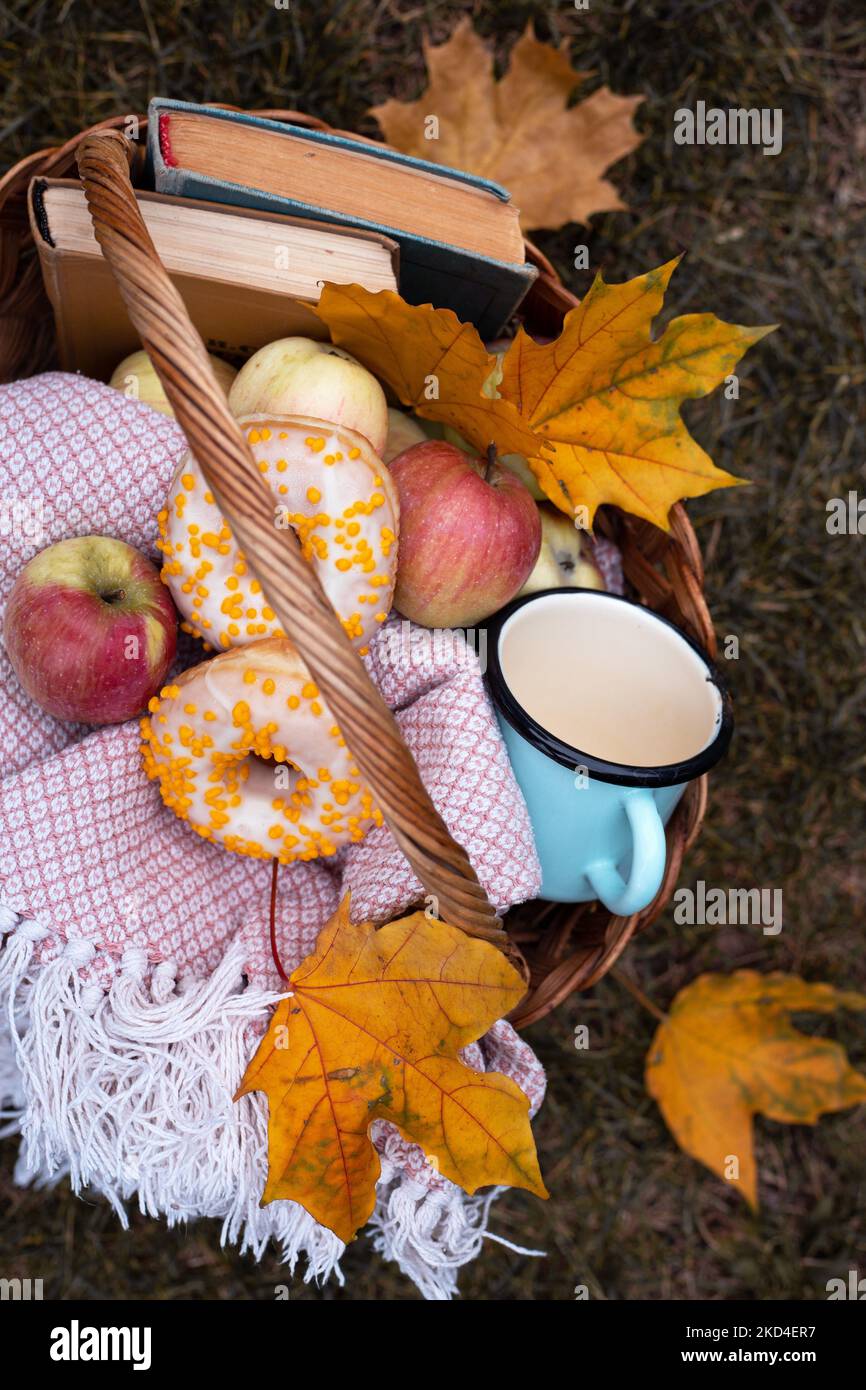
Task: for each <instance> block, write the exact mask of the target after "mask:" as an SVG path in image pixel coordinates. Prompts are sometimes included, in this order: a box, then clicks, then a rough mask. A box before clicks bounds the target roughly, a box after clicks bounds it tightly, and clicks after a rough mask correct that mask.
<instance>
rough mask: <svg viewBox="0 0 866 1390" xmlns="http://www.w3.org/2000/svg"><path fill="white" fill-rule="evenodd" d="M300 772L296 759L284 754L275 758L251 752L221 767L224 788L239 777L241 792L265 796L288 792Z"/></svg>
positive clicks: (270, 798)
mask: <svg viewBox="0 0 866 1390" xmlns="http://www.w3.org/2000/svg"><path fill="white" fill-rule="evenodd" d="M303 775H304V774H303V772H302V770H301V769H300V768H299V767H298V765H297V763H293V762H291V761H290V759H288V758H286V759H283V760H282V761H277V759H276V758H269V757H263V756H262V754H260V753H252V752H251V753H247V754H246V755H245V756H244V757H243V758H239V759H238V760H237V761H235V762H231V763H228V764H226V765H225V766H224V768H223V769H222V781H223V782H224V784H225V785H226V789H227V790H231V788H232V787H233V786H235V785H236V784H237V783H238V781H240V783H241V784H242V786H243V792H244V795H245V796H252V797H259V796H261V797H264V798H267V799H269V800H273V799H274V798H276V797H280V796H282V797H287V796H291V795H292V793H293V792H294V791H295V789H296V787H297V784H298V781H299V779H300V778H301V777H303Z"/></svg>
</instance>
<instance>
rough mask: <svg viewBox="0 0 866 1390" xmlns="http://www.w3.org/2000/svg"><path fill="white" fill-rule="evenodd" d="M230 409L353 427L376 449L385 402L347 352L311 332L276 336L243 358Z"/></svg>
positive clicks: (381, 442)
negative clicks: (284, 336) (273, 340)
mask: <svg viewBox="0 0 866 1390" xmlns="http://www.w3.org/2000/svg"><path fill="white" fill-rule="evenodd" d="M229 406H230V407H231V410H232V412H233V414H235V415H303V416H311V417H312V418H313V419H314V420H326V421H327V422H328V423H329V424H332V425H345V426H346V427H347V428H348V429H351V430H357V432H358V434H362V435H363V436H364V438H365V439H366V440H368V441H369V442H370V444H372V446H373V448H374V449H375V451H376V453H377V454H379V455H381V453H382V450H383V449H384V447H385V441H386V439H387V437H388V403H387V401H386V400H385V393H384V391H383V390H382V388H381V386H380V385H379V383H378V381H377V380H376V378H375V377H374V376H373V374H372V372H368V371H367V368H366V367H362V366H361V363H360V362H359V361H358V360H357V359H356V358H354V357H352V355H351V353H348V352H344V351H343V349H342V348H338V347H335V346H334V344H333V343H319V342H316V341H315V340H314V339H312V338H278V339H277V341H276V342H274V343H268V344H267V346H266V347H263V348H259V350H258V352H255V353H253V355H252V357H251V358H250V359H249V361H248V362H245V363H244V365H243V366H242V367H241V369H240V371H239V372H238V374H237V376H236V377H235V381H234V385H233V386H232V389H231V391H230V392H229Z"/></svg>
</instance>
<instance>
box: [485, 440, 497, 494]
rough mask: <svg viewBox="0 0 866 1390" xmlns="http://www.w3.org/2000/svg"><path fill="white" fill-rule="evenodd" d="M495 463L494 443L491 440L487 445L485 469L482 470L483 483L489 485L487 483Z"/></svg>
mask: <svg viewBox="0 0 866 1390" xmlns="http://www.w3.org/2000/svg"><path fill="white" fill-rule="evenodd" d="M495 463H496V442H495V440H493V439H491V441H490V443H489V444H488V445H487V464H486V466H485V468H484V481H485V483H489V482H490V474H491V473H492V471H493V468H494V465H495Z"/></svg>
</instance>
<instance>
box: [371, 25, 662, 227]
mask: <svg viewBox="0 0 866 1390" xmlns="http://www.w3.org/2000/svg"><path fill="white" fill-rule="evenodd" d="M424 57H425V61H426V63H427V72H428V75H429V85H428V87H427V88H426V90H425V92H424V93H423V95H422V96H421V97H420V98H419V99H418V100H417V101H408V102H402V101H396V100H394V99H391V100H389V101H386V102H384V103H383V105H381V106H374V107H372V108H371V110H370V114H371V115H373V116H375V118H376V120H377V121H378V122H379V125H380V126H381V128H382V131H383V133H384V136H385V139H386V140H387V141H388V143H389V145H393V146H394V147H395V148H396V149H398V150H401V151H402V152H403V153H404V154H411V155H416V156H417V157H418V158H420V159H426V160H429V161H431V162H433V163H436V164H447V165H450V166H451V167H453V168H458V169H466V170H468V171H469V172H470V173H473V174H480V175H481V176H482V177H484V178H488V179H493V180H494V181H495V182H497V183H501V184H504V185H505V187H506V188H507V189H508V190H509V192H510V193H511V194H512V196H513V197H514V201H515V203H516V204H517V206H518V207H519V209H520V222H521V226H522V227H523V229H524V231H528V230H530V229H532V228H533V227H551V228H554V227H561V226H562V225H563V223H565V222H586V221H587V220H588V219H589V217H590V216H591V214H592V213H594V212H609V211H611V210H615V209H618V208H622V207H624V206H625V205H624V203H622V201H621V200H620V197H619V195H618V193H617V191H616V189H615V188H614V187H613V185H612V184H611V183H608V181H607V180H606V179H604V178H603V177H602V175H603V174H604V172H605V170H606V169H607V168H608V167H609V166H610V165H611V164H614V163H615V162H616V161H617V160H618V159H622V158H623V156H624V155H627V154H629V153H630V152H631V150H633V149H635V148H636V146H637V145H639V144H640V142H641V139H642V138H643V137H642V136H641V135H639V134H638V132H637V131H636V130H635V128H634V124H633V122H632V113H633V112H634V110H635V108H636V107H637V106H638V105H639V104H640V103H641V101H643V97H620V96H615V95H614V93H613V92H611V91H610V89H609V88H607V87H602V88H600V90H599V91H597V92H595V93H593V95H592V96H590V97H588V98H587V99H586V100H584V101H581V102H579V103H578V104H577V105H575V106H569V104H568V103H569V100H570V98H571V94H572V92H573V91H574V89H575V87H577V86H578V84H579V83H580V82H581V81H582V80H583V78H584V76H585V74H582V73H579V72H575V71H574V69H573V68H572V66H571V63H570V61H569V58H568V42H567V41H564V42H563V43H562V44H561V46H560V47H559V48H558V49H556V48H552V47H551V46H550V44H545V43H540V42H539V41H538V39H536V38H535V37H534V35H533V33H532V27H531V24H529V25H527V28H526V32H525V33H524V34H523V35H522V37H521V38H519V39H518V41H517V43H516V44H515V45H514V48H513V49H512V50H511V56H510V60H509V66H508V70H507V72H506V73H505V75H504V77H503V78H502V80H501V81H500V82H497V81H496V80H495V78H494V74H493V58H492V56H491V53H490V50H489V49H488V48H487V45H486V44H485V43H484V42H483V41H482V40H481V38H480V37H479V36H478V34H476V33H475V31H474V29H473V28H472V25H471V23H470V21H469V20H468V19H463V20H461V22H460V23H459V24H458V26H457V28H456V29H455V30H454V33H453V34H452V35H451V37H450V38H449V39H448V40H447V41H446V42H445V43H443V44H439V45H438V46H436V47H434V46H433V45H431V44H430V43H428V42H426V41H425V44H424ZM431 115H434V116H435V117H436V119H437V122H438V130H437V138H436V139H429V138H428V131H429V126H428V121H429V118H430V116H431Z"/></svg>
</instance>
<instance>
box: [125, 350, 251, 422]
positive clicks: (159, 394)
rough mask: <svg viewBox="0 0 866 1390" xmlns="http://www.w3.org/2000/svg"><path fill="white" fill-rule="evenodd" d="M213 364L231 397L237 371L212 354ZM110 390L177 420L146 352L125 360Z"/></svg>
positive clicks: (135, 354) (217, 377)
mask: <svg viewBox="0 0 866 1390" xmlns="http://www.w3.org/2000/svg"><path fill="white" fill-rule="evenodd" d="M208 357H209V358H210V364H211V366H212V367H213V369H214V375H215V376H216V379H217V381H218V382H219V384H220V386H221V387H222V389H223V391H224V392H225V393H226V395H228V392H229V388H230V387H231V384H232V382H233V381H234V379H235V377H236V376H237V372H236V371H235V369H234V367H232V366H230V365H229V363H228V362H224V361H223V360H222V358H221V357H214V355H213V353H210V352H209V353H208ZM108 384H109V386H113V387H114V389H115V391H122V392H123V394H124V396H128V397H129V398H130V400H134V401H144V403H145V405H150V406H153V409H154V410H158V411H159V412H160V414H162V415H170V416H171V417H172V418H174V411H173V410H172V408H171V406H170V405H169V403H168V396H167V395H166V394H165V392H164V391H163V389H162V382H161V381H160V379H159V377H158V376H157V374H156V370H155V368H154V365H153V363H152V362H151V360H150V357H149V355H148V354H147V353H146V352H145V351H144V349H143V348H142V349H141V350H140V351H139V352H131V353H130V354H129V356H128V357H124V359H123V361H122V362H119V363H118V364H117V366H116V367H115V369H114V371H113V372H112V373H111V380H110V381H109V383H108Z"/></svg>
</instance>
